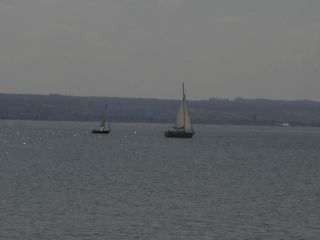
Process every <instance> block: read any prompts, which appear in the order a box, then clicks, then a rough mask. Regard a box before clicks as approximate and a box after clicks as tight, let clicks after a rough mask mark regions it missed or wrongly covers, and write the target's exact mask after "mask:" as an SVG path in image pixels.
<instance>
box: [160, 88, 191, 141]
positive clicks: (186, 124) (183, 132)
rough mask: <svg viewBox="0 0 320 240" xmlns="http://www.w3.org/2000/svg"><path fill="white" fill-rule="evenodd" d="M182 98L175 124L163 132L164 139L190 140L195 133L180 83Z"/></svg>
mask: <svg viewBox="0 0 320 240" xmlns="http://www.w3.org/2000/svg"><path fill="white" fill-rule="evenodd" d="M182 91H183V98H182V102H181V105H180V108H179V110H178V113H177V116H176V124H175V125H174V126H173V127H172V128H170V129H167V130H166V131H165V132H164V135H165V136H166V137H171V138H192V136H193V134H194V133H195V132H194V130H193V127H192V123H191V119H190V116H189V111H188V106H187V99H186V95H185V93H184V83H182Z"/></svg>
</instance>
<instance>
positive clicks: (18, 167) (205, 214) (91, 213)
mask: <svg viewBox="0 0 320 240" xmlns="http://www.w3.org/2000/svg"><path fill="white" fill-rule="evenodd" d="M95 126H96V123H71V122H36V121H0V154H1V155H0V239H5V240H11V239H19V240H20V239H23V240H26V239H32V240H35V239H41V240H45V239H48V240H49V239H50V240H56V239H68V240H69V239H71V240H72V239H143V240H144V239H145V240H147V239H148V240H152V239H159V240H160V239H161V240H163V239H183V240H185V239H208V240H212V239H228V240H230V239H231V240H232V239H266V240H270V239H277V240H278V239H319V236H320V129H319V128H295V127H243V126H241V127H240V126H214V125H196V126H195V130H196V135H194V138H192V139H169V138H165V137H164V136H163V130H165V128H166V127H168V126H169V125H164V124H120V123H118V124H116V123H115V124H112V133H111V134H110V135H103V136H101V135H92V134H90V131H91V129H92V128H93V127H95Z"/></svg>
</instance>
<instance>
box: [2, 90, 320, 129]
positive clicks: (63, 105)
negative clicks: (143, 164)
mask: <svg viewBox="0 0 320 240" xmlns="http://www.w3.org/2000/svg"><path fill="white" fill-rule="evenodd" d="M188 103H189V111H190V115H191V118H192V122H193V123H194V124H219V125H222V124H231V125H258V126H259V125H262V126H281V125H282V126H283V127H284V126H316V127H318V126H320V102H316V101H309V100H297V101H287V100H267V99H243V98H237V99H234V100H229V99H215V98H212V99H209V100H195V101H190V100H189V101H188ZM106 104H107V105H108V108H107V112H106V113H107V117H108V119H109V120H110V121H112V122H132V123H134V122H141V123H168V124H170V123H173V122H174V121H175V115H176V111H177V108H178V106H179V104H180V100H167V99H152V98H121V97H87V96H65V95H59V94H50V95H40V94H6V93H3V94H0V119H2V120H41V121H84V122H86V121H100V120H101V117H102V115H103V113H104V109H105V105H106Z"/></svg>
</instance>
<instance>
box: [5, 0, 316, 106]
mask: <svg viewBox="0 0 320 240" xmlns="http://www.w3.org/2000/svg"><path fill="white" fill-rule="evenodd" d="M319 12H320V1H319V0H197V1H195V0H0V92H1V93H36V94H50V93H54V94H66V95H84V96H110V97H114V96H117V97H139V98H140V97H142V98H161V99H166V98H169V99H177V98H180V97H181V84H182V82H185V85H186V94H187V98H188V99H193V100H205V99H209V98H229V99H233V98H236V97H242V98H268V99H284V100H297V99H309V100H317V101H320V14H319Z"/></svg>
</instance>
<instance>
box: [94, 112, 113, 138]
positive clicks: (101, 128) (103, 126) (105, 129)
mask: <svg viewBox="0 0 320 240" xmlns="http://www.w3.org/2000/svg"><path fill="white" fill-rule="evenodd" d="M106 122H107V121H106V117H105V116H104V118H103V120H102V122H101V124H100V126H99V128H95V129H93V130H92V132H91V133H99V134H109V133H110V131H111V129H110V122H108V125H107V126H106Z"/></svg>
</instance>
